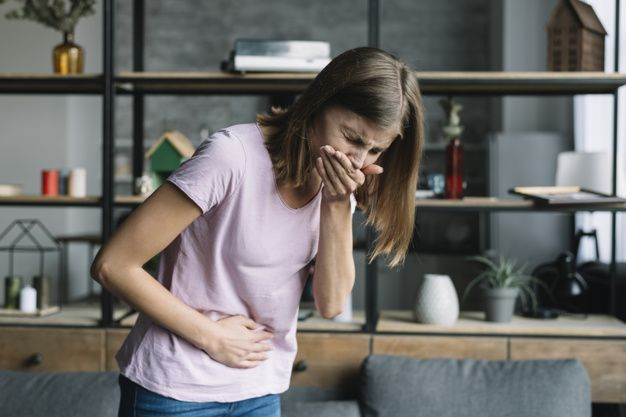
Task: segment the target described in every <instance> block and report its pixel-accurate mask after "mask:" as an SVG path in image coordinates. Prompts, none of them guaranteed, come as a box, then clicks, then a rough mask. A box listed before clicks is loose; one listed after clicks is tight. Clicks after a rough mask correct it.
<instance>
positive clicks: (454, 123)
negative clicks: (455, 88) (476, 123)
mask: <svg viewBox="0 0 626 417" xmlns="http://www.w3.org/2000/svg"><path fill="white" fill-rule="evenodd" d="M439 104H440V105H441V107H442V108H443V110H444V111H445V112H446V117H447V119H448V124H447V125H444V126H443V127H442V128H441V130H442V131H443V135H444V140H445V141H446V142H448V141H449V140H450V139H453V138H456V137H459V136H461V133H462V132H463V126H461V125H460V122H461V118H460V117H459V112H460V111H461V110H463V105H462V104H460V103H457V102H456V101H454V99H453V98H452V97H448V98H445V99H441V100H439Z"/></svg>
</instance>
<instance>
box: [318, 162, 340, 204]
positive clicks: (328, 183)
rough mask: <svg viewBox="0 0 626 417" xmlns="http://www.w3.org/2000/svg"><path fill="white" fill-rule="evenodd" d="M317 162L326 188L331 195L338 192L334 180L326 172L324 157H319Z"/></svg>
mask: <svg viewBox="0 0 626 417" xmlns="http://www.w3.org/2000/svg"><path fill="white" fill-rule="evenodd" d="M315 163H316V165H315V166H316V168H317V172H318V174H320V177H322V182H323V183H324V188H325V189H326V191H327V192H329V193H330V194H331V195H334V194H336V191H335V188H334V187H333V184H332V182H331V181H330V179H329V178H328V175H327V174H326V169H325V168H324V161H323V160H322V157H321V156H320V157H318V158H317V160H316V161H315Z"/></svg>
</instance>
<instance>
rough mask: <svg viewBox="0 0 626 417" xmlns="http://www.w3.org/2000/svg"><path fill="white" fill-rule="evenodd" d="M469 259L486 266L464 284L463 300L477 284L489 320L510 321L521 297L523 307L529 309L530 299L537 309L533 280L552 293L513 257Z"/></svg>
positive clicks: (474, 257)
mask: <svg viewBox="0 0 626 417" xmlns="http://www.w3.org/2000/svg"><path fill="white" fill-rule="evenodd" d="M467 259H468V260H469V261H474V262H478V263H479V264H481V265H482V266H483V268H484V269H483V271H482V272H481V273H480V274H478V275H477V276H476V277H474V279H472V280H471V281H470V283H469V284H468V285H467V287H465V291H464V293H463V300H465V299H466V297H467V295H468V294H469V293H470V292H471V291H472V289H473V288H474V287H476V286H477V285H478V286H479V287H480V288H482V290H483V295H484V303H485V304H484V308H485V319H486V320H487V321H493V322H500V323H508V322H510V321H511V319H512V317H513V311H514V309H515V301H516V300H517V297H518V296H519V297H520V299H521V302H522V306H523V307H524V309H526V306H527V302H528V301H529V300H530V302H531V303H532V306H533V310H535V309H536V308H537V297H536V295H535V292H534V288H533V286H532V283H533V282H534V283H536V284H538V285H539V286H540V287H542V288H544V289H545V290H546V291H547V292H548V294H550V289H549V288H548V286H547V285H546V284H545V283H544V282H542V281H541V280H539V279H537V278H535V277H533V276H530V275H526V274H525V273H524V270H525V267H524V266H521V267H518V266H517V262H516V261H515V260H513V259H507V258H504V257H502V256H501V257H500V258H499V260H498V261H493V260H491V259H489V258H487V257H485V256H472V257H469V258H467Z"/></svg>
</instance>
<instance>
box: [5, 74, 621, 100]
mask: <svg viewBox="0 0 626 417" xmlns="http://www.w3.org/2000/svg"><path fill="white" fill-rule="evenodd" d="M416 74H417V77H418V80H419V82H420V86H421V89H422V93H423V94H608V93H611V92H613V91H614V90H615V89H617V88H618V87H620V86H622V85H625V84H626V73H605V72H549V71H538V72H497V71H416ZM316 75H317V74H316V73H246V74H245V75H242V74H234V73H227V72H221V71H207V72H122V73H120V74H118V75H117V76H116V77H114V82H115V85H116V88H117V92H118V93H120V94H124V93H132V92H142V93H148V94H150V93H152V94H209V93H210V94H220V93H221V94H272V93H298V92H301V91H303V90H304V89H305V88H306V86H307V85H308V84H309V83H310V82H311V81H312V80H313V79H314V78H315V76H316ZM103 81H104V77H103V76H102V74H76V75H57V74H49V73H0V92H2V93H16V94H17V93H31V94H37V93H41V94H48V93H50V94H101V93H103V91H104V90H103V86H104V82H103Z"/></svg>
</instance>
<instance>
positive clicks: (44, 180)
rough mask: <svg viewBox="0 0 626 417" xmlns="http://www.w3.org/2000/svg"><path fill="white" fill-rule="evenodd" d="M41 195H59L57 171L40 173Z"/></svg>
mask: <svg viewBox="0 0 626 417" xmlns="http://www.w3.org/2000/svg"><path fill="white" fill-rule="evenodd" d="M41 194H43V195H50V196H52V195H59V171H57V170H56V169H44V170H42V171H41Z"/></svg>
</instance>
